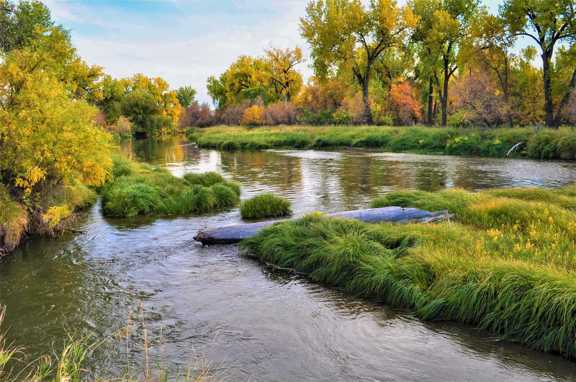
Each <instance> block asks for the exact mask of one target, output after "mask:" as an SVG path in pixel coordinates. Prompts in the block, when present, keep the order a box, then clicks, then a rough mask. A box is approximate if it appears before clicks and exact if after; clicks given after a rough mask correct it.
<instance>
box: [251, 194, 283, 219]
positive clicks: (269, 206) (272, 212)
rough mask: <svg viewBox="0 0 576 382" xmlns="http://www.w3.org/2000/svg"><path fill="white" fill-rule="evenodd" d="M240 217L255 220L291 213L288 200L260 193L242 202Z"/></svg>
mask: <svg viewBox="0 0 576 382" xmlns="http://www.w3.org/2000/svg"><path fill="white" fill-rule="evenodd" d="M240 214H241V215H242V219H247V220H256V219H267V218H280V217H285V216H290V215H292V207H291V206H290V202H289V201H288V200H286V199H284V198H282V197H280V196H276V195H274V194H262V195H258V196H255V197H253V198H252V199H248V200H246V201H244V202H242V205H241V206H240Z"/></svg>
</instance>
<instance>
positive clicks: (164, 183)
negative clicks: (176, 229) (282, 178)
mask: <svg viewBox="0 0 576 382" xmlns="http://www.w3.org/2000/svg"><path fill="white" fill-rule="evenodd" d="M113 172H114V174H115V175H116V176H115V177H114V179H113V180H112V181H110V182H109V183H108V184H106V185H105V186H104V187H103V189H102V190H101V193H102V208H103V212H104V214H105V215H106V216H110V217H122V218H130V217H135V216H174V215H187V214H204V213H210V212H216V211H221V210H224V209H229V208H232V207H235V206H236V205H238V203H239V196H240V187H239V186H238V185H237V184H235V183H232V182H228V181H226V180H224V178H222V176H220V175H219V174H216V173H206V174H186V175H185V176H184V178H183V179H182V178H178V177H175V176H173V175H172V174H170V172H168V171H167V170H165V169H162V168H159V167H155V166H150V165H147V164H142V163H136V162H129V161H126V160H118V161H115V162H114V169H113Z"/></svg>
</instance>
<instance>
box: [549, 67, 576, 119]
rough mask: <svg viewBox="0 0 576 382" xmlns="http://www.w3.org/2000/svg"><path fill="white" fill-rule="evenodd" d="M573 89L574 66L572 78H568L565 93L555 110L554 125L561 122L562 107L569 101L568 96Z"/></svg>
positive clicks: (574, 87) (575, 73)
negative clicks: (568, 81)
mask: <svg viewBox="0 0 576 382" xmlns="http://www.w3.org/2000/svg"><path fill="white" fill-rule="evenodd" d="M574 89H576V68H574V71H573V72H572V78H571V79H570V84H569V85H568V89H567V90H566V93H564V96H563V97H562V100H561V101H560V104H559V105H558V110H556V117H555V119H554V126H556V127H558V126H560V124H561V123H562V115H563V114H564V108H566V105H568V102H570V98H571V96H572V92H573V91H574Z"/></svg>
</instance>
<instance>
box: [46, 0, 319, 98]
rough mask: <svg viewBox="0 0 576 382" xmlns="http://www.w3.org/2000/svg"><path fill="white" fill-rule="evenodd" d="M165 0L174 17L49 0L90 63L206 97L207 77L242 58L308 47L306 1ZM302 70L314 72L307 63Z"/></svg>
mask: <svg viewBox="0 0 576 382" xmlns="http://www.w3.org/2000/svg"><path fill="white" fill-rule="evenodd" d="M166 1H170V2H171V3H173V4H172V5H173V7H174V8H175V9H176V10H177V11H178V12H177V13H174V14H173V15H171V16H170V17H167V15H157V17H156V15H142V14H137V12H136V14H135V13H134V12H130V11H129V9H126V8H122V9H116V8H114V7H111V6H108V7H105V8H102V7H100V8H98V7H96V8H98V9H95V7H94V6H91V4H92V3H91V2H86V3H84V2H81V1H79V0H78V1H73V2H72V1H62V0H47V1H45V3H46V4H47V5H48V6H49V8H50V9H51V11H52V13H53V15H54V17H55V18H56V20H57V21H58V22H59V23H62V24H63V25H64V26H65V27H67V28H70V29H71V31H72V38H73V41H74V44H75V46H76V47H77V48H78V51H79V53H80V55H81V56H82V57H83V58H84V59H85V60H86V61H88V62H89V63H91V64H96V65H100V66H103V67H104V68H105V70H106V71H107V72H108V73H110V74H111V75H113V76H115V77H126V76H130V75H132V74H134V73H144V74H146V75H149V76H161V77H163V78H165V79H166V80H167V81H168V82H169V83H170V84H171V86H172V87H178V86H181V85H192V86H193V87H195V88H196V89H197V90H198V98H199V99H200V100H201V101H206V102H208V101H210V98H209V97H208V95H207V93H206V79H207V78H208V77H209V76H210V75H218V74H220V73H221V72H223V71H224V70H225V69H226V67H228V65H230V64H231V63H232V62H233V61H234V60H235V59H236V58H237V57H238V56H240V55H243V54H247V55H260V54H262V53H263V51H264V50H265V49H267V48H270V47H281V48H285V47H294V46H300V47H302V48H304V49H306V46H305V43H304V41H303V40H302V38H301V37H300V32H299V18H300V17H301V16H302V15H303V14H304V11H305V6H306V3H307V0H268V1H266V0H232V2H231V3H230V2H229V1H228V2H226V3H227V5H228V7H227V8H226V7H223V9H219V6H217V5H216V6H213V7H212V8H211V9H210V10H206V9H203V10H199V9H200V8H201V7H204V8H206V7H205V6H204V5H205V4H206V3H204V5H202V2H201V1H200V2H199V1H198V0H166ZM131 4H137V3H134V2H133V3H131ZM133 7H134V6H133ZM230 8H233V9H234V13H232V14H231V13H230V11H229V9H230ZM300 69H301V70H302V71H303V72H305V74H306V75H307V74H308V73H309V70H308V68H307V67H306V65H302V66H301V68H300Z"/></svg>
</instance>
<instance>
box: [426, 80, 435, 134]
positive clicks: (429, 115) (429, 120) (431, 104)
mask: <svg viewBox="0 0 576 382" xmlns="http://www.w3.org/2000/svg"><path fill="white" fill-rule="evenodd" d="M427 123H428V125H430V126H432V125H433V124H434V84H433V83H432V77H430V80H429V82H428V111H427Z"/></svg>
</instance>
